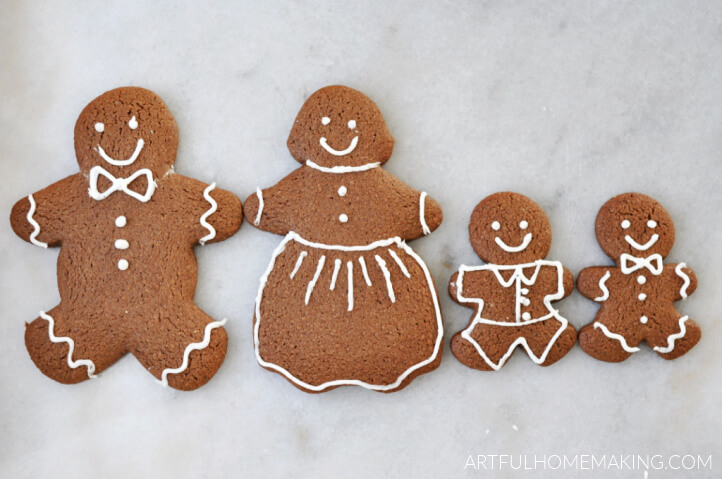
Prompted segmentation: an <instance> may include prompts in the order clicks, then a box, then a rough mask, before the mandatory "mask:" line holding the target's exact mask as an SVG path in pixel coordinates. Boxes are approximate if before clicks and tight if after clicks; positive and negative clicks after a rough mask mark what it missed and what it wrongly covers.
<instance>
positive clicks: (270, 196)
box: [245, 86, 443, 392]
mask: <svg viewBox="0 0 722 479" xmlns="http://www.w3.org/2000/svg"><path fill="white" fill-rule="evenodd" d="M393 145H394V139H393V137H392V136H391V134H390V133H389V131H388V129H387V127H386V122H385V121H384V119H383V117H382V116H381V112H380V111H379V109H378V107H377V106H376V104H375V103H374V102H373V101H371V100H370V99H369V98H368V97H367V96H366V95H364V94H362V93H361V92H358V91H356V90H353V89H351V88H348V87H344V86H330V87H326V88H322V89H321V90H319V91H317V92H315V93H314V94H313V95H311V97H310V98H309V99H308V100H307V101H306V103H305V104H304V105H303V107H302V108H301V111H300V112H299V113H298V116H297V117H296V121H295V123H294V125H293V128H292V130H291V134H290V136H289V138H288V148H289V150H290V151H291V154H292V155H293V157H294V158H295V159H296V160H297V161H298V162H300V163H302V165H303V166H301V167H300V168H298V169H297V170H295V171H293V172H291V173H290V174H289V175H288V176H286V177H285V178H283V179H282V180H281V181H280V182H279V183H278V184H276V185H275V186H273V187H271V188H266V189H263V190H261V189H258V190H257V193H256V194H255V195H252V196H250V197H249V198H248V199H247V200H246V205H245V214H246V219H247V220H248V221H249V222H250V223H252V224H253V225H255V226H256V227H257V228H260V229H262V230H266V231H270V232H272V233H276V234H281V235H285V238H284V240H283V241H282V242H281V244H280V245H279V247H278V248H277V249H276V251H275V252H274V254H273V257H272V259H271V262H270V264H269V266H268V269H267V270H266V273H265V275H264V276H263V278H262V279H261V284H260V287H259V291H258V297H257V300H256V313H255V317H254V344H255V351H256V358H257V360H258V362H259V364H261V366H263V367H265V368H267V369H269V370H271V371H275V372H277V373H279V374H282V375H283V376H284V377H285V378H286V379H288V380H289V381H291V382H292V383H293V384H294V385H295V386H296V387H298V388H300V389H302V390H304V391H307V392H322V391H328V390H330V389H333V388H336V387H338V386H343V385H356V386H362V387H365V388H368V389H371V390H374V391H382V392H391V391H396V390H399V389H401V388H403V387H405V386H406V385H407V384H408V383H409V382H411V380H412V379H413V378H415V377H416V376H418V375H419V374H422V373H426V372H429V371H431V370H433V369H435V368H436V367H437V366H438V365H439V362H440V360H441V346H442V340H443V327H442V323H441V312H440V310H439V303H438V298H437V295H436V287H435V286H434V282H433V280H432V278H431V274H430V273H429V270H428V269H427V267H426V265H425V264H424V262H423V260H422V259H421V258H420V257H419V256H418V255H417V254H416V253H415V252H414V251H413V250H412V249H411V248H410V247H409V246H408V245H407V244H406V241H407V240H413V239H415V238H419V237H421V236H423V235H427V234H429V233H430V232H431V231H433V230H434V229H436V228H437V227H438V226H439V224H440V223H441V219H442V214H441V208H440V207H439V205H438V203H436V201H434V200H432V199H431V198H429V197H428V196H427V195H426V193H424V192H421V191H417V190H414V189H413V188H411V187H410V186H408V185H406V184H405V183H403V182H402V181H401V180H399V179H398V178H396V177H395V176H393V175H392V174H390V173H389V172H387V171H386V170H384V169H383V168H382V167H381V165H382V164H383V163H385V162H386V161H387V160H388V159H389V157H390V156H391V152H392V150H393Z"/></svg>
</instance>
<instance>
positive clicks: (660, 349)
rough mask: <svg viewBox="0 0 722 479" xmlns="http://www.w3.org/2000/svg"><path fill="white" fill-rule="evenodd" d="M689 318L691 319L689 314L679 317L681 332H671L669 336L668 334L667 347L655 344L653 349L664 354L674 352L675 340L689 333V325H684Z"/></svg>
mask: <svg viewBox="0 0 722 479" xmlns="http://www.w3.org/2000/svg"><path fill="white" fill-rule="evenodd" d="M688 319H689V316H682V317H681V318H679V332H678V333H675V334H670V335H669V336H667V346H665V347H660V346H655V347H654V348H652V349H654V350H655V351H657V352H658V353H662V354H666V353H669V352H672V350H673V349H674V343H675V341H677V340H678V339H681V338H683V337H684V335H685V334H687V327H686V326H685V325H684V323H685V322H686V321H687V320H688Z"/></svg>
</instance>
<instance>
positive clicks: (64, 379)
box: [25, 305, 126, 384]
mask: <svg viewBox="0 0 722 479" xmlns="http://www.w3.org/2000/svg"><path fill="white" fill-rule="evenodd" d="M105 321H106V320H105V318H103V316H102V315H101V314H98V315H97V316H95V315H90V316H88V315H87V314H83V315H82V317H81V316H78V315H77V314H73V312H72V308H70V307H64V306H63V305H59V306H56V307H55V308H53V309H52V310H50V311H48V312H47V313H45V312H42V313H41V314H40V317H39V318H37V319H35V320H34V321H33V322H31V323H29V324H27V325H26V327H25V346H26V347H27V349H28V353H30V357H31V358H32V360H33V362H34V363H35V365H36V366H37V367H38V369H40V371H41V372H42V373H43V374H45V375H46V376H48V377H49V378H51V379H54V380H56V381H58V382H60V383H63V384H75V383H79V382H81V381H85V380H86V379H90V378H94V377H95V376H96V375H97V374H98V373H100V372H101V371H103V370H104V369H105V368H107V367H108V366H110V365H112V364H113V363H115V362H116V361H117V360H118V359H120V358H121V357H122V356H123V354H125V352H126V350H125V346H124V344H123V341H122V336H121V335H116V334H111V333H108V332H107V331H108V328H107V324H105Z"/></svg>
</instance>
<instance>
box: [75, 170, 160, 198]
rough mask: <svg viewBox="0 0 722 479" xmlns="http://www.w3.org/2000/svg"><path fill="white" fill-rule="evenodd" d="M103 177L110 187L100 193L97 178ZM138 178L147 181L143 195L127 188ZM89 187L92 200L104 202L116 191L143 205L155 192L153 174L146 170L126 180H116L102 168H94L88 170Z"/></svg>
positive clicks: (137, 172) (139, 171)
mask: <svg viewBox="0 0 722 479" xmlns="http://www.w3.org/2000/svg"><path fill="white" fill-rule="evenodd" d="M101 175H102V176H104V177H105V178H107V179H108V180H110V182H111V185H110V187H109V188H108V189H106V190H105V191H103V192H102V193H101V192H100V191H98V176H101ZM140 177H145V178H146V180H147V181H148V187H147V189H146V190H145V193H138V192H136V191H133V190H131V189H130V188H128V186H130V184H131V183H133V182H134V181H135V180H137V179H138V178H140ZM89 179H90V187H89V188H88V193H90V197H91V198H93V199H94V200H104V199H105V198H107V197H108V196H110V195H111V194H113V193H114V192H116V191H122V192H123V193H125V194H126V195H128V196H131V197H133V198H135V199H136V200H138V201H142V202H143V203H145V202H146V201H148V200H149V199H150V197H151V196H153V193H154V192H155V186H156V185H155V182H154V181H153V173H152V172H151V171H150V170H149V169H148V168H143V169H140V170H138V171H136V172H135V173H133V174H132V175H130V176H129V177H127V178H116V177H115V176H113V175H111V174H110V173H108V171H107V170H106V169H105V168H103V167H102V166H94V167H93V168H91V170H90V178H89Z"/></svg>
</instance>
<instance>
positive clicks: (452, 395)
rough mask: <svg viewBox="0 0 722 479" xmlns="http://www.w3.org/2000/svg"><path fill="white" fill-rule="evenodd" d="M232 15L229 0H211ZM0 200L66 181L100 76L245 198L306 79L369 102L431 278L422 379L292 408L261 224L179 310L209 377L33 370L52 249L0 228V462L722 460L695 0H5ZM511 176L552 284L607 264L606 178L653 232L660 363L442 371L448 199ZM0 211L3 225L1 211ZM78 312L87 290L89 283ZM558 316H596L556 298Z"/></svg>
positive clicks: (458, 216)
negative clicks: (670, 356) (216, 324)
mask: <svg viewBox="0 0 722 479" xmlns="http://www.w3.org/2000/svg"><path fill="white" fill-rule="evenodd" d="M231 3H232V2H228V4H231ZM2 10H3V13H2V15H0V69H1V72H2V73H1V74H0V100H1V102H2V105H1V106H0V132H1V133H0V139H1V141H0V176H1V177H2V179H3V187H2V188H1V189H0V211H4V212H5V213H4V214H5V215H6V216H7V214H8V213H9V211H10V208H11V206H12V204H13V203H14V202H15V201H16V200H18V199H20V198H21V197H23V196H25V195H27V194H28V193H31V192H33V191H36V190H38V189H40V188H42V187H44V186H46V185H48V184H49V183H51V182H53V181H55V180H58V179H60V178H63V177H65V176H67V175H69V174H71V173H73V172H75V171H76V163H75V159H74V154H73V138H72V133H73V125H74V122H75V119H76V118H77V115H78V114H79V112H80V110H81V109H82V108H83V106H85V104H86V103H87V102H88V101H89V100H91V99H92V98H94V97H95V96H96V95H98V94H100V93H102V92H103V91H105V90H108V89H111V88H113V87H116V86H121V85H128V84H133V85H139V86H145V87H148V88H150V89H152V90H154V91H156V92H157V93H159V94H160V95H161V96H162V97H163V98H164V99H165V101H166V102H167V103H168V105H169V106H170V108H171V110H172V111H173V113H174V114H175V116H176V119H177V121H178V124H179V127H180V134H181V146H180V151H179V157H178V162H177V169H178V171H179V172H182V173H184V174H187V175H190V176H195V177H198V178H200V179H203V180H206V181H217V182H218V183H219V185H222V186H223V187H225V188H228V189H231V190H232V191H234V192H236V193H237V194H238V195H239V196H241V197H244V198H245V196H247V195H248V194H250V193H252V192H253V191H254V189H255V187H256V185H270V184H273V183H275V182H276V181H277V180H279V179H280V178H281V177H283V176H284V175H286V174H287V173H288V172H290V171H291V170H292V169H293V168H295V167H296V166H297V164H296V163H295V162H294V161H293V160H292V159H291V157H290V155H289V153H288V151H287V150H286V147H285V140H286V136H287V134H288V130H289V128H290V125H291V122H292V121H293V118H294V116H295V115H296V113H297V111H298V109H299V107H300V106H301V104H302V102H303V101H304V99H305V98H306V96H307V95H309V94H310V93H311V92H312V91H314V90H316V89H317V88H319V87H322V86H324V85H327V84H333V83H343V84H347V85H349V86H352V87H355V88H358V89H360V90H362V91H364V92H365V93H367V94H368V95H369V96H370V97H372V98H373V99H374V100H375V101H376V102H377V103H378V104H379V105H380V107H381V109H382V111H383V113H384V115H385V117H386V120H387V122H388V124H389V127H390V129H391V132H392V134H393V135H394V136H395V138H396V150H395V153H394V155H393V157H392V158H391V161H389V163H388V165H387V167H388V169H389V170H390V171H391V172H393V173H394V174H396V175H398V176H399V177H400V178H402V179H403V180H404V181H406V182H407V183H409V184H411V185H412V186H414V187H417V188H419V189H425V190H427V191H428V192H429V193H430V195H432V196H433V197H435V198H436V199H438V200H439V202H440V203H441V205H442V206H443V208H444V215H445V217H444V223H443V224H442V226H441V227H440V228H439V230H437V231H436V232H435V233H434V234H432V235H431V236H429V237H427V238H425V239H422V240H419V241H416V242H415V243H414V248H415V249H416V250H417V251H418V252H419V253H420V254H421V256H422V257H424V258H426V259H427V261H428V264H429V267H430V269H431V271H432V273H433V275H434V277H435V278H436V281H437V282H438V284H439V285H440V289H441V302H442V307H443V312H444V315H445V323H446V327H447V334H446V336H447V338H446V339H447V342H446V343H445V355H444V360H443V362H442V364H441V367H440V368H439V369H438V370H437V371H435V372H433V373H431V374H428V375H425V376H422V377H420V378H418V379H417V380H416V381H414V382H413V383H412V384H411V386H410V387H408V388H406V389H405V390H403V391H402V392H399V393H396V394H392V395H381V394H377V393H373V392H369V391H365V390H362V389H358V388H345V389H340V390H335V391H333V392H330V393H327V394H322V395H307V394H304V393H302V392H299V391H297V390H296V389H294V388H293V387H291V386H290V385H289V384H288V383H287V382H286V381H285V380H283V379H282V378H281V377H280V376H278V375H275V374H271V373H269V372H266V371H264V370H262V369H261V368H260V367H259V366H258V365H257V364H256V362H255V359H254V356H253V352H252V341H251V316H252V308H253V301H254V297H255V293H256V289H257V281H258V278H259V277H260V276H261V274H262V272H263V270H264V269H265V267H266V262H267V260H268V258H269V257H270V254H271V251H272V250H273V249H274V247H275V246H276V245H277V244H278V242H279V241H280V240H281V238H280V237H277V236H273V235H270V234H267V233H263V232H260V231H258V230H256V229H254V228H252V227H251V226H249V225H248V224H245V225H244V226H243V228H242V229H241V231H240V232H239V234H237V235H236V236H235V237H234V238H232V239H231V240H229V241H226V242H224V243H222V244H218V245H213V246H211V247H208V248H204V249H202V250H198V258H199V263H200V278H199V287H198V291H197V295H196V297H197V302H198V303H199V304H200V305H201V307H202V308H204V309H205V310H206V311H208V312H209V313H210V314H212V315H213V316H215V317H218V318H220V317H224V316H227V317H229V318H230V321H229V324H228V326H227V329H228V332H229V335H230V347H229V351H228V355H227V357H226V361H225V363H224V365H223V367H222V368H221V370H220V372H219V373H218V374H217V375H216V377H215V378H214V379H213V380H212V381H211V382H210V383H209V384H208V385H207V386H205V387H204V388H202V389H200V390H198V391H196V392H193V393H180V392H176V391H173V390H169V389H163V388H161V387H159V386H158V385H157V384H156V383H155V382H154V381H153V378H152V377H151V376H150V375H148V374H147V373H145V372H144V371H143V368H142V367H141V366H140V364H139V363H138V362H137V361H136V360H135V359H134V358H132V357H125V358H124V359H122V360H121V361H120V362H119V363H118V364H117V365H115V366H114V367H112V368H110V369H109V370H107V371H106V372H105V373H103V374H102V376H101V377H100V378H99V379H98V380H95V381H88V382H86V383H83V384H80V385H76V386H72V387H69V386H63V385H60V384H57V383H55V382H53V381H50V380H49V379H47V378H45V377H44V376H43V375H42V374H40V373H39V372H38V371H37V370H36V368H35V366H34V365H33V364H32V362H31V361H30V359H29V357H28V355H27V352H26V351H25V345H24V343H23V331H24V322H25V321H29V320H31V319H33V318H34V317H35V316H36V314H37V311H38V310H40V309H46V308H50V307H52V306H54V305H55V304H56V303H57V302H58V299H59V298H58V293H57V291H56V280H55V259H56V257H57V250H54V251H53V250H51V251H45V250H42V249H39V248H34V247H32V246H30V245H29V244H27V243H24V242H22V241H20V240H19V239H18V238H17V237H15V236H14V235H13V234H12V232H11V230H10V228H9V226H7V223H6V227H5V228H3V229H2V231H1V232H0V251H2V253H1V254H2V256H1V258H2V260H1V261H0V264H2V269H1V271H2V272H1V273H0V301H1V303H0V304H1V305H2V316H3V317H2V321H1V322H0V350H1V351H2V354H1V356H0V357H2V360H3V364H4V365H5V367H3V368H2V369H0V384H1V385H2V386H0V431H1V434H0V476H2V477H13V478H14V477H55V478H60V477H73V478H97V477H141V476H145V477H154V476H155V477H173V478H186V477H187V478H197V477H274V476H280V475H289V476H291V477H296V476H299V477H301V476H310V475H314V476H321V477H330V476H333V475H342V476H344V477H360V476H381V477H383V476H413V477H453V476H462V475H463V476H467V475H468V476H470V477H475V476H479V477H600V478H605V477H633V478H642V477H643V472H642V471H623V472H621V473H619V472H618V471H606V472H604V471H571V472H570V471H567V472H566V473H565V472H551V471H543V470H537V471H532V472H518V471H517V472H515V471H510V470H504V471H495V472H491V473H490V472H487V473H483V472H479V471H474V470H470V469H467V470H464V465H465V462H466V460H467V457H468V456H469V454H472V455H474V456H475V455H476V454H519V453H526V454H538V455H542V454H547V455H551V454H568V455H573V454H600V455H601V454H687V453H689V454H695V455H696V454H700V455H705V456H706V455H709V454H712V455H713V460H714V461H715V462H713V468H714V470H713V471H712V472H710V471H706V472H696V473H694V474H692V473H689V474H687V475H684V474H683V475H680V474H677V473H673V472H672V471H669V470H667V471H652V472H650V474H649V477H650V478H657V477H714V476H715V475H716V476H717V477H719V474H720V472H719V470H720V468H722V465H721V464H720V461H722V446H721V443H722V434H721V433H720V430H721V426H722V419H721V417H722V414H720V404H721V402H722V401H721V400H722V394H721V392H722V386H721V385H720V377H721V373H722V363H721V360H722V353H720V350H721V349H722V348H720V345H722V327H721V326H720V325H721V323H720V314H721V311H720V307H719V306H718V301H719V296H720V287H721V286H722V272H721V271H722V252H721V250H722V248H720V244H721V243H722V227H721V226H720V224H721V223H722V217H721V216H720V210H721V209H722V193H721V192H720V180H721V179H722V162H721V159H720V151H722V134H721V133H722V88H721V87H720V85H722V75H721V73H722V5H720V2H703V1H700V2H668V1H650V2H639V1H629V2H596V1H579V2H566V3H565V2H544V3H535V2H491V1H489V2H471V1H470V2H457V1H449V2H446V3H443V2H436V4H433V3H432V2H419V3H408V4H406V3H402V2H388V3H372V2H328V3H323V2H311V3H308V4H306V5H303V6H302V5H300V4H295V3H294V4H290V3H289V4H287V3H283V2H255V3H251V2H248V3H247V4H246V5H242V6H241V5H234V6H229V5H223V4H220V3H219V4H211V3H209V2H188V3H185V2H153V5H151V2H143V1H137V2H118V3H117V4H115V5H112V4H111V3H110V2H48V3H44V2H39V3H35V4H34V5H31V2H20V1H18V2H4V4H3V7H2ZM506 189H511V190H516V191H519V192H522V193H525V194H527V195H529V196H531V197H532V198H533V199H535V200H536V201H537V202H538V203H540V204H541V205H542V207H543V208H544V209H545V210H546V211H547V213H548V215H549V217H550V219H551V223H552V227H553V232H554V244H553V247H552V252H551V254H550V256H549V257H550V258H552V259H559V260H561V261H562V262H563V263H564V264H565V265H566V266H568V267H569V268H570V269H571V270H572V271H573V272H574V273H575V274H576V273H578V271H579V270H580V269H581V268H583V267H585V266H588V265H593V264H604V263H605V262H606V261H607V260H606V259H605V257H604V256H603V254H602V252H601V250H600V249H599V248H598V246H597V244H596V242H595V239H594V234H593V222H594V217H595V215H596V212H597V210H598V208H599V206H601V204H602V203H603V202H604V201H605V200H606V199H608V198H610V197H611V196H613V195H615V194H618V193H621V192H625V191H628V190H636V191H641V192H645V193H648V194H650V195H652V196H654V197H656V198H657V199H659V200H660V201H661V202H662V203H663V204H664V205H665V206H666V208H667V209H668V210H669V211H670V213H671V214H672V216H673V218H674V220H675V222H676V226H677V244H676V246H675V247H674V249H673V251H672V254H671V255H670V257H669V260H670V261H686V262H687V263H688V264H689V265H690V266H692V267H694V268H695V269H696V271H697V274H698V276H699V281H700V287H699V290H698V291H697V292H696V293H695V294H694V295H693V296H692V297H691V298H690V299H689V300H688V301H687V302H686V303H684V304H682V305H680V308H681V309H682V310H683V311H684V312H685V313H687V314H689V315H690V316H691V317H693V318H694V319H696V320H697V321H698V322H699V324H700V325H701V327H702V328H703V334H704V336H703V339H702V341H701V342H700V344H699V345H698V346H697V347H696V348H695V349H694V350H693V351H692V352H690V353H689V354H688V355H687V356H685V357H683V358H681V359H679V360H677V361H673V362H665V361H663V360H661V359H659V358H658V357H656V355H655V354H653V353H651V352H649V351H648V350H645V351H644V352H642V353H640V354H637V355H636V356H635V357H633V358H631V359H630V360H628V361H626V362H625V363H623V364H619V365H610V364H605V363H601V362H598V361H596V360H593V359H591V358H590V357H588V356H586V355H585V354H584V353H583V352H582V351H581V350H580V349H579V348H578V347H577V348H575V349H574V350H573V351H572V352H571V353H570V354H569V355H568V356H567V357H566V358H565V359H564V360H562V361H560V362H559V363H558V364H556V365H555V366H553V367H550V368H546V369H543V368H539V367H537V366H535V365H534V364H533V363H532V362H531V361H529V359H528V358H526V357H525V356H524V355H522V354H520V352H519V351H517V354H515V355H514V357H513V359H512V360H511V361H510V363H509V364H508V365H507V366H506V367H505V368H504V369H503V371H502V372H500V373H497V374H488V373H487V374H483V373H479V372H476V371H473V370H470V369H467V368H466V367H464V366H462V365H461V364H460V363H459V362H457V361H456V360H455V359H454V357H453V356H452V355H451V354H450V351H449V350H448V339H449V338H450V337H451V335H452V334H453V333H454V332H456V331H458V330H459V329H461V328H463V327H464V326H465V325H466V323H467V321H468V319H469V316H470V311H469V310H468V309H466V308H462V307H460V306H458V305H456V304H455V303H452V302H451V300H450V299H449V297H448V295H447V294H446V292H445V283H446V281H447V279H448V278H449V276H450V275H451V273H452V272H453V270H454V269H455V268H456V267H458V265H459V264H460V263H462V262H466V263H468V264H471V263H475V262H477V258H476V257H475V255H474V253H473V251H472V249H471V247H470V245H469V243H468V238H467V234H466V227H467V222H468V218H469V215H470V213H471V210H472V209H473V207H474V205H475V204H476V203H477V202H478V201H479V200H481V199H482V198H483V197H484V196H486V195H487V194H490V193H492V192H495V191H499V190H506ZM6 221H7V220H6ZM99 300H100V301H102V298H99ZM560 309H561V310H562V312H563V313H565V315H566V316H567V317H568V318H570V320H571V322H572V323H573V324H574V325H576V326H581V325H582V324H585V323H587V322H589V321H590V320H591V319H592V317H593V315H594V311H595V309H596V305H594V304H593V303H592V302H591V301H588V300H586V299H584V298H582V297H581V295H579V294H578V293H575V294H574V295H572V296H571V297H570V298H568V299H567V300H565V301H564V302H563V303H560Z"/></svg>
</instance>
